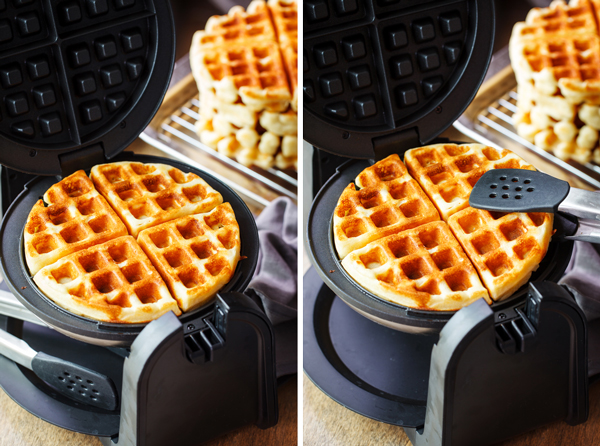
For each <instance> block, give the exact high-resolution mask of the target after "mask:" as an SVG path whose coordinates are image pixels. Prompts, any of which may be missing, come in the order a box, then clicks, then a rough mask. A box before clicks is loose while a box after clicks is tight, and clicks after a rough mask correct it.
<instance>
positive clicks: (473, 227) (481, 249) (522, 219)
mask: <svg viewBox="0 0 600 446" xmlns="http://www.w3.org/2000/svg"><path fill="white" fill-rule="evenodd" d="M553 221H554V216H553V214H549V213H542V212H535V213H516V212H514V213H509V214H503V213H499V212H489V211H484V210H481V209H473V208H470V207H469V208H466V209H463V210H462V211H460V212H457V213H456V214H454V215H452V216H451V217H450V219H449V221H448V225H449V226H450V228H451V229H452V232H454V235H456V238H457V239H458V241H459V242H460V244H461V245H462V247H463V248H464V250H465V251H466V253H467V255H468V256H469V258H470V259H471V261H472V262H473V264H474V265H475V268H477V271H478V272H479V275H480V276H481V280H482V281H483V283H484V285H485V286H486V288H487V289H488V291H489V292H490V295H491V296H492V299H494V300H495V301H500V300H502V299H504V298H506V297H508V296H510V295H511V294H513V293H514V292H515V291H516V290H518V289H519V288H520V287H521V286H522V285H523V284H524V283H526V282H527V281H528V280H529V278H530V277H531V273H532V272H533V271H535V270H536V269H537V268H538V266H539V264H540V262H541V261H542V259H543V258H544V256H545V255H546V251H547V250H548V244H549V243H550V237H551V236H552V224H553Z"/></svg>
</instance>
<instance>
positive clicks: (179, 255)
mask: <svg viewBox="0 0 600 446" xmlns="http://www.w3.org/2000/svg"><path fill="white" fill-rule="evenodd" d="M138 241H139V243H140V245H141V246H142V248H143V249H144V251H145V252H146V253H147V254H148V257H149V258H150V259H151V260H152V263H154V265H155V266H156V268H157V269H158V271H159V272H160V274H161V275H162V277H163V278H164V280H165V282H166V283H167V285H168V287H169V290H170V291H171V293H172V295H173V297H174V298H175V299H176V300H177V303H178V304H179V306H180V307H181V309H182V310H183V311H190V310H193V309H195V308H198V307H200V306H202V305H204V304H206V303H208V302H209V301H210V300H211V299H212V298H213V297H214V295H215V294H216V293H217V291H218V290H219V289H221V288H222V287H223V286H224V285H225V284H226V283H227V282H229V280H230V279H231V277H232V276H233V273H234V272H235V268H236V265H237V262H238V260H239V258H240V247H241V242H240V230H239V226H238V223H237V221H236V219H235V214H234V213H233V209H232V208H231V205H230V204H229V203H224V204H221V205H220V206H218V207H216V208H215V209H213V210H212V211H211V212H208V213H205V214H196V215H191V216H187V217H182V218H179V219H177V220H173V221H170V222H168V223H163V224H161V225H158V226H154V227H152V228H149V229H145V230H144V231H142V232H141V233H140V235H139V238H138Z"/></svg>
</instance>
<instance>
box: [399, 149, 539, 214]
mask: <svg viewBox="0 0 600 446" xmlns="http://www.w3.org/2000/svg"><path fill="white" fill-rule="evenodd" d="M404 162H405V163H406V167H407V168H408V171H409V172H410V174H411V175H412V176H413V177H414V178H415V179H416V180H417V181H418V182H419V184H420V185H421V187H422V188H423V190H424V191H425V192H426V193H427V195H428V196H429V198H430V199H431V201H433V203H434V204H435V206H436V207H437V209H438V211H439V212H440V215H441V217H442V219H443V220H444V221H448V218H449V217H450V216H451V215H452V214H454V213H455V212H458V211H460V210H461V209H464V208H466V207H467V206H469V195H470V194H471V190H472V189H473V186H474V185H475V183H476V182H477V180H479V178H480V177H481V176H482V175H483V174H484V173H485V172H487V171H488V170H490V169H528V170H535V169H534V167H533V166H531V165H530V164H528V163H527V162H525V161H524V160H523V159H521V158H519V157H518V156H517V155H515V154H514V153H512V152H509V151H508V150H497V149H494V148H492V147H487V146H484V145H481V144H465V145H457V144H435V145H431V146H426V147H419V148H416V149H411V150H409V151H407V152H406V154H405V155H404Z"/></svg>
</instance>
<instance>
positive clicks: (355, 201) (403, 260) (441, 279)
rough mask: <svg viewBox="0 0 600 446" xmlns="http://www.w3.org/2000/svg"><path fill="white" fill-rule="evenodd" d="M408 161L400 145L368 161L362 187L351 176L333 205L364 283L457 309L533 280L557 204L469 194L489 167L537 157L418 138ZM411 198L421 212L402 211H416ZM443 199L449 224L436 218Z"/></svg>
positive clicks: (341, 248)
mask: <svg viewBox="0 0 600 446" xmlns="http://www.w3.org/2000/svg"><path fill="white" fill-rule="evenodd" d="M405 162H406V166H407V167H408V171H407V169H406V167H404V165H403V164H402V162H401V161H400V159H399V157H398V156H397V155H392V156H390V157H388V158H386V159H385V160H383V161H380V162H378V163H376V164H374V165H373V166H371V167H368V168H367V169H365V170H364V171H362V172H361V173H360V174H359V175H358V176H357V178H356V181H355V183H356V186H358V187H359V188H360V189H359V190H356V189H355V187H354V185H353V184H351V185H350V186H348V188H346V189H345V190H344V192H343V193H342V195H341V197H340V200H339V201H338V204H337V206H336V208H335V211H334V215H333V234H334V239H335V246H336V249H337V252H338V255H339V257H340V259H342V266H343V267H344V269H345V270H346V271H347V272H348V273H349V274H350V275H351V276H352V277H353V278H354V279H355V280H356V281H357V282H358V283H359V284H360V285H361V286H363V287H364V288H365V289H367V290H369V291H370V292H372V293H373V294H375V295H377V296H379V297H381V298H383V299H386V300H389V301H391V302H395V303H398V304H401V305H405V306H409V307H412V308H420V309H434V310H456V309H459V308H461V307H463V306H465V305H468V304H469V303H471V302H472V301H473V300H475V299H478V298H480V297H485V298H486V300H487V301H488V302H491V301H490V297H491V299H493V300H496V301H497V300H502V299H505V298H506V297H508V296H510V295H511V294H513V293H514V292H515V291H516V290H517V289H518V288H519V287H521V286H522V285H523V284H524V283H526V282H527V280H529V277H530V276H531V273H532V271H534V270H536V269H537V267H538V265H539V263H540V262H541V260H542V259H543V257H544V256H545V254H546V251H547V249H548V245H549V243H550V237H551V235H552V223H553V216H552V214H544V213H529V214H525V213H509V214H501V213H494V212H492V213H490V212H487V211H480V210H476V209H472V208H470V207H468V206H469V204H468V200H469V195H470V193H471V190H472V188H473V186H474V185H475V183H476V182H477V181H478V180H479V178H480V177H481V176H482V175H483V174H484V173H485V172H486V171H487V170H489V169H501V168H512V169H527V170H535V169H534V168H533V167H532V166H531V165H529V164H527V163H526V162H525V161H524V160H522V159H521V158H519V157H518V156H516V155H515V154H513V153H512V152H510V151H508V150H497V149H494V148H492V147H486V146H483V145H480V144H469V145H457V144H436V145H432V146H426V147H419V148H416V149H411V150H409V151H407V152H406V153H405ZM409 172H410V174H409ZM411 175H412V177H411ZM413 177H414V178H416V179H417V180H418V183H417V181H415V180H414V179H413ZM419 184H420V185H421V187H423V190H424V191H425V192H426V193H427V195H425V193H424V192H423V190H422V189H421V187H420V186H419ZM395 200H396V201H395ZM430 200H431V201H430ZM413 203H416V205H415V204H413ZM406 205H408V206H417V207H415V208H413V209H414V212H413V213H414V215H411V216H410V218H407V219H406V218H405V219H404V220H402V219H399V215H403V216H404V217H409V215H407V214H406V212H405V206H406ZM434 205H435V206H434ZM436 207H437V209H438V210H439V212H440V215H442V217H443V218H444V220H446V221H447V222H448V223H447V224H446V223H444V222H440V221H436V220H439V216H438V213H437V211H436V210H435V208H436ZM409 209H411V208H410V207H409ZM452 234H454V235H452ZM455 237H456V238H455ZM457 240H458V241H457ZM459 242H460V245H462V247H463V249H464V252H463V251H462V250H461V249H460V247H459V244H458V243H459ZM471 262H472V264H471ZM473 265H474V266H475V269H476V270H477V271H478V272H479V275H480V278H481V282H483V285H482V284H481V282H480V278H479V277H478V276H477V274H476V273H475V269H474V268H473ZM484 287H485V288H484ZM486 289H487V291H485V290H486Z"/></svg>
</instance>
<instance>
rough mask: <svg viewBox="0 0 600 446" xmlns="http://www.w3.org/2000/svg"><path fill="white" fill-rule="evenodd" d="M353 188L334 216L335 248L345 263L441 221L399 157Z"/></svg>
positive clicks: (387, 160) (372, 171)
mask: <svg viewBox="0 0 600 446" xmlns="http://www.w3.org/2000/svg"><path fill="white" fill-rule="evenodd" d="M355 183H356V187H358V190H357V189H356V187H355V185H354V184H350V185H349V186H348V187H347V188H346V189H345V190H344V192H342V195H341V197H340V199H339V201H338V203H337V206H336V208H335V210H334V213H333V233H334V239H335V247H336V249H337V252H338V255H339V256H340V258H341V259H343V258H344V257H346V256H347V255H348V254H349V253H350V252H352V251H354V250H357V249H360V248H362V247H363V246H366V245H367V244H368V243H370V242H372V241H374V240H377V239H379V238H382V237H385V236H388V235H390V234H395V233H397V232H400V231H403V230H406V229H411V228H414V227H416V226H419V225H422V224H424V223H428V222H430V221H434V220H438V219H439V215H438V213H437V211H436V210H435V207H434V206H433V204H432V203H431V202H430V201H429V199H428V198H427V196H426V195H425V193H424V192H423V191H422V190H421V188H420V187H419V184H418V183H417V182H416V181H415V180H414V179H412V178H411V177H410V175H409V174H408V172H407V170H406V167H405V166H404V164H402V161H400V158H399V157H398V155H390V156H389V157H387V158H385V159H384V160H381V161H379V162H377V163H376V164H374V165H373V166H371V167H369V168H367V169H365V170H364V171H363V172H362V173H361V174H360V175H358V176H357V177H356V180H355Z"/></svg>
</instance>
